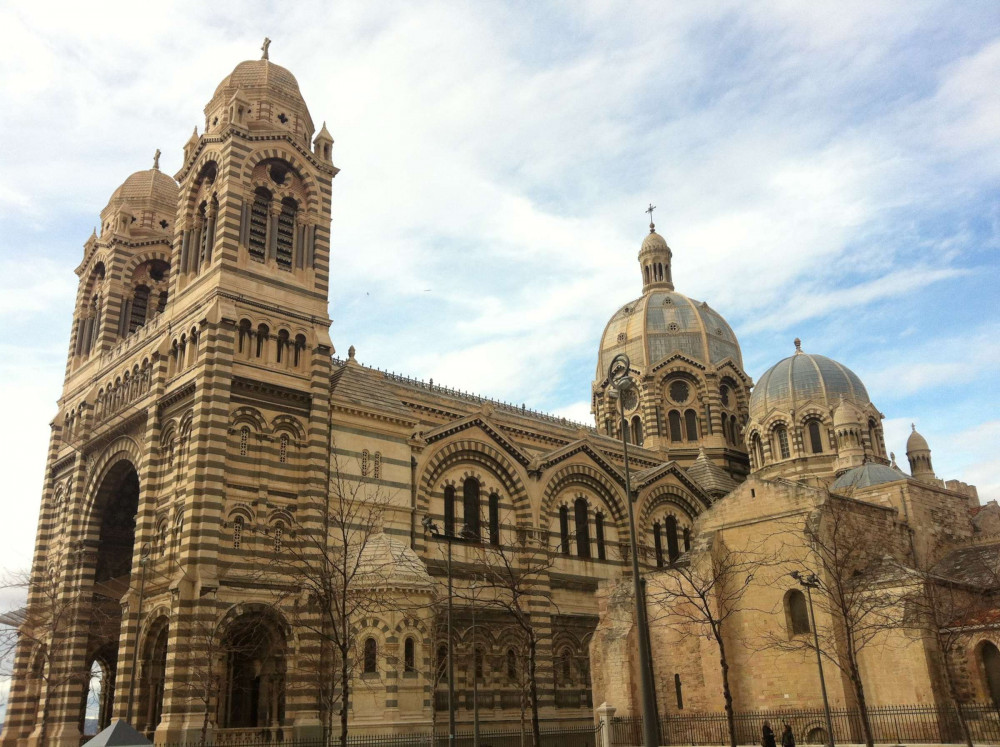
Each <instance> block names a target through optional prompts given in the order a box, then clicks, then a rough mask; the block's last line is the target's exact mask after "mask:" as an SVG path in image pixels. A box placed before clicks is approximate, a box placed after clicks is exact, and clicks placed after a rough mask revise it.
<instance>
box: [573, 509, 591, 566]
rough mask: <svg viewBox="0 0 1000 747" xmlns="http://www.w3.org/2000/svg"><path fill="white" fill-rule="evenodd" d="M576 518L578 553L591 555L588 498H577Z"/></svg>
mask: <svg viewBox="0 0 1000 747" xmlns="http://www.w3.org/2000/svg"><path fill="white" fill-rule="evenodd" d="M573 513H574V519H575V520H576V554H577V555H578V556H579V557H581V558H589V557H590V523H589V521H588V517H587V499H586V498H577V499H576V500H575V501H574V502H573Z"/></svg>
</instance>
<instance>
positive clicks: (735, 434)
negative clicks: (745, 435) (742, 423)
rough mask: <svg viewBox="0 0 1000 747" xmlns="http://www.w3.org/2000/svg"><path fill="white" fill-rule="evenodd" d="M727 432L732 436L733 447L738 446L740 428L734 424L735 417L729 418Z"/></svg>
mask: <svg viewBox="0 0 1000 747" xmlns="http://www.w3.org/2000/svg"><path fill="white" fill-rule="evenodd" d="M729 431H730V432H731V433H732V434H733V446H739V445H740V427H739V426H738V425H737V424H736V416H735V415H730V416H729Z"/></svg>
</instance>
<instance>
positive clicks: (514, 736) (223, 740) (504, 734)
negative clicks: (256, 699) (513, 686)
mask: <svg viewBox="0 0 1000 747" xmlns="http://www.w3.org/2000/svg"><path fill="white" fill-rule="evenodd" d="M541 738H542V743H541V747H604V745H602V744H601V729H600V727H599V726H590V725H587V726H580V727H564V728H549V729H544V728H543V729H542V730H541ZM474 742H475V738H474V735H473V733H472V731H462V732H459V733H457V734H456V735H455V739H454V741H452V740H449V738H448V734H447V732H444V733H442V732H441V731H440V730H439V731H438V732H436V733H435V734H431V733H429V732H415V733H410V734H353V735H349V736H348V738H347V745H348V747H474ZM197 744H198V742H197V740H196V741H192V742H189V743H187V745H185V746H184V747H190V745H197ZM206 744H207V745H210V746H211V747H268V746H269V745H275V746H276V747H339V745H340V739H339V735H338V736H333V737H331V738H329V739H295V738H294V737H293V736H292V733H291V729H282V728H269V729H219V730H215V731H213V732H211V733H209V735H208V739H207V741H206ZM176 747H181V745H176ZM479 747H531V725H530V724H525V726H524V729H521V728H520V727H517V728H502V729H498V728H482V729H480V730H479Z"/></svg>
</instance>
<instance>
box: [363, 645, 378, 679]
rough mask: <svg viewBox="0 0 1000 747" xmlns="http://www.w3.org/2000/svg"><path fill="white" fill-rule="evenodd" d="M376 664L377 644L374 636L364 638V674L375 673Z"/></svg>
mask: <svg viewBox="0 0 1000 747" xmlns="http://www.w3.org/2000/svg"><path fill="white" fill-rule="evenodd" d="M377 665H378V644H377V643H376V642H375V639H374V638H368V639H366V640H365V668H364V673H365V674H375V673H376V671H377Z"/></svg>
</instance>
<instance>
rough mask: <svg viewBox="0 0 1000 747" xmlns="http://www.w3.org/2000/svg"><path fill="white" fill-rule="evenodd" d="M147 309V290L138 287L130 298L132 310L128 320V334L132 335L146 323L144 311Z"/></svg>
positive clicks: (142, 286) (143, 287)
mask: <svg viewBox="0 0 1000 747" xmlns="http://www.w3.org/2000/svg"><path fill="white" fill-rule="evenodd" d="M148 309H149V288H147V287H146V286H145V285H140V286H139V287H137V288H136V289H135V293H134V294H133V296H132V310H131V312H130V314H129V320H128V334H132V333H133V332H135V331H136V330H137V329H139V327H141V326H142V325H144V324H145V323H146V311H147V310H148Z"/></svg>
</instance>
